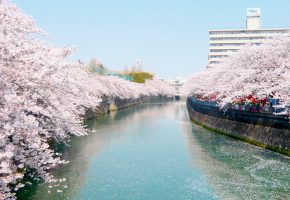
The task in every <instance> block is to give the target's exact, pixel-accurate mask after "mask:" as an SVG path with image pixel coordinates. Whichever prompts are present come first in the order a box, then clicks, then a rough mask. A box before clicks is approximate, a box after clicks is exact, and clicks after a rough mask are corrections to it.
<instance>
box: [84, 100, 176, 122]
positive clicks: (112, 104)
mask: <svg viewBox="0 0 290 200" xmlns="http://www.w3.org/2000/svg"><path fill="white" fill-rule="evenodd" d="M172 100H174V97H167V96H152V97H141V98H135V99H133V98H129V99H121V98H118V97H115V98H111V99H110V98H103V101H102V102H101V103H100V104H99V105H98V106H97V108H96V109H95V110H92V109H87V110H86V113H85V116H84V119H90V118H93V117H98V116H101V115H104V114H106V113H109V112H111V111H116V110H121V109H125V108H128V107H131V106H134V105H137V104H141V103H146V102H154V101H172Z"/></svg>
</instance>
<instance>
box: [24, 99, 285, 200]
mask: <svg viewBox="0 0 290 200" xmlns="http://www.w3.org/2000/svg"><path fill="white" fill-rule="evenodd" d="M87 124H88V127H89V128H90V130H91V134H90V135H88V136H85V137H75V138H73V139H72V140H71V146H70V148H68V150H67V151H66V152H65V154H64V158H65V159H66V160H69V161H70V163H69V164H68V165H66V166H63V167H61V168H59V169H57V170H55V172H54V175H55V176H56V177H66V179H67V181H66V182H65V183H57V184H42V185H39V186H38V189H37V191H36V194H35V195H33V197H29V198H28V199H42V200H45V199H102V200H105V199H112V200H120V199H124V200H125V199H126V200H130V199H132V200H133V199H134V200H135V199H138V200H142V199H144V200H145V199H156V200H159V199H160V200H163V199H166V200H167V199H168V200H170V199H172V200H176V199H276V198H280V199H287V198H288V195H289V189H288V188H289V179H290V177H289V176H290V175H289V174H290V173H289V169H290V166H289V159H288V158H286V157H283V156H281V155H278V154H275V153H272V152H270V151H267V150H263V149H260V148H257V147H255V146H252V145H248V144H245V143H243V142H239V141H235V140H232V139H230V138H227V137H224V136H221V135H218V134H215V133H212V132H209V131H207V130H204V129H202V128H200V127H198V126H195V125H193V124H192V123H191V122H190V120H189V118H188V114H187V111H186V107H185V105H184V102H177V103H151V104H142V105H139V106H135V107H131V108H128V109H125V110H121V111H118V112H114V113H111V114H109V115H104V116H102V117H99V118H98V119H91V120H88V122H87ZM55 185H59V187H60V188H61V190H62V192H57V190H58V189H56V188H54V187H51V186H55ZM59 187H58V188H59ZM48 191H51V193H48ZM53 191H54V192H53Z"/></svg>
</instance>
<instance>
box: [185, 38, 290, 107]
mask: <svg viewBox="0 0 290 200" xmlns="http://www.w3.org/2000/svg"><path fill="white" fill-rule="evenodd" d="M289 87H290V37H289V34H284V35H277V36H275V37H273V38H268V39H265V41H264V42H263V43H262V44H261V45H254V44H252V45H245V46H243V47H242V48H241V49H240V50H239V51H238V52H237V53H233V54H232V55H231V56H229V57H228V58H225V59H224V60H223V61H222V62H221V63H219V64H215V65H211V66H210V67H209V68H207V69H206V70H204V71H203V72H201V73H200V74H196V75H193V76H192V78H191V79H190V80H189V82H188V83H187V84H186V85H185V89H184V91H190V93H187V94H189V95H193V94H195V95H196V94H198V95H201V96H203V97H207V98H208V97H210V96H211V95H215V96H216V97H217V99H218V100H219V102H220V106H222V107H223V106H225V105H226V104H228V103H231V102H233V100H234V99H238V98H245V97H247V96H249V95H253V96H254V97H255V98H257V99H263V98H267V97H273V98H277V99H280V102H281V105H282V106H285V105H286V102H287V101H288V100H289Z"/></svg>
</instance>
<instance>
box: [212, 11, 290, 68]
mask: <svg viewBox="0 0 290 200" xmlns="http://www.w3.org/2000/svg"><path fill="white" fill-rule="evenodd" d="M246 24H247V28H246V29H240V30H210V31H209V35H210V48H209V55H208V61H209V64H215V63H219V62H220V61H221V59H223V58H225V57H228V56H229V55H230V54H232V53H233V52H236V51H238V50H239V49H240V47H241V46H242V45H245V44H249V43H250V44H257V45H259V44H261V42H262V40H263V39H265V38H270V37H272V36H274V35H277V34H281V33H286V32H288V31H289V29H286V28H277V29H261V9H260V8H248V9H247V23H246Z"/></svg>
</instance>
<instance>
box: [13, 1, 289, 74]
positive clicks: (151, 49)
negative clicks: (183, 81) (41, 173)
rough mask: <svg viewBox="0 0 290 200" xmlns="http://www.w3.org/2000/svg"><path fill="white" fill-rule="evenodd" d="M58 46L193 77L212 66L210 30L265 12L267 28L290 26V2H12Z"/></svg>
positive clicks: (107, 61) (108, 62)
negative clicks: (248, 12)
mask: <svg viewBox="0 0 290 200" xmlns="http://www.w3.org/2000/svg"><path fill="white" fill-rule="evenodd" d="M12 2H15V3H16V4H17V5H18V6H19V7H20V8H21V9H23V10H24V11H25V12H26V13H27V14H29V15H32V16H33V17H34V18H35V19H36V21H37V24H38V25H39V26H40V27H41V28H43V29H44V30H46V31H47V32H49V33H50V34H51V38H50V40H52V42H53V43H54V44H58V45H62V46H63V45H76V46H77V48H78V51H77V52H76V53H75V54H73V55H72V58H73V59H79V58H80V59H82V60H84V61H86V62H89V61H90V59H91V58H92V57H96V58H97V59H98V60H100V61H101V62H102V63H103V64H104V65H105V66H108V67H109V68H113V69H124V68H125V66H126V65H128V66H132V65H133V64H134V62H135V60H142V61H143V63H144V67H143V68H144V70H147V71H154V72H156V73H157V75H159V76H161V77H168V76H170V77H174V76H177V75H188V74H191V73H193V72H198V71H201V70H202V69H204V67H205V65H206V64H207V54H208V48H209V46H208V44H209V39H208V37H209V36H208V30H209V29H219V28H221V29H224V28H245V25H246V23H245V22H246V9H247V8H249V7H260V8H261V9H262V27H265V28H267V27H268V28H269V27H270V28H272V27H273V28H277V27H289V25H290V23H289V14H288V13H289V8H290V1H288V0H277V1H262V0H237V1H229V0H219V1H212V0H205V1H192V0H181V1H176V0H175V1H173V0H158V1H155V0H148V1H134V0H124V1H117V0H106V1H103V0H102V1H101V0H86V1H69V0H62V1H56V0H50V1H38V0H26V1H24V0H12Z"/></svg>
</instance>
